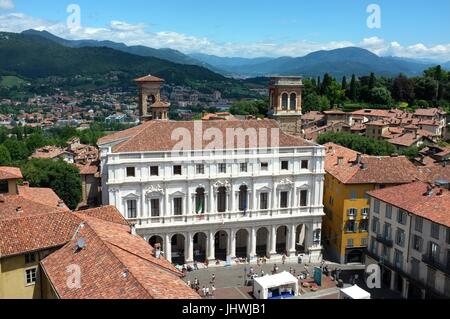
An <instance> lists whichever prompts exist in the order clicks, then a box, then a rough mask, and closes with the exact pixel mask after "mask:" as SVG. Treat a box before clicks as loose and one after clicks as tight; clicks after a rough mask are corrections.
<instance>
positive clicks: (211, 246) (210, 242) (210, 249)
mask: <svg viewBox="0 0 450 319" xmlns="http://www.w3.org/2000/svg"><path fill="white" fill-rule="evenodd" d="M214 243H215V233H214V231H212V230H211V231H209V234H208V256H207V259H208V261H209V262H211V263H214V262H215V260H216V256H215V247H214Z"/></svg>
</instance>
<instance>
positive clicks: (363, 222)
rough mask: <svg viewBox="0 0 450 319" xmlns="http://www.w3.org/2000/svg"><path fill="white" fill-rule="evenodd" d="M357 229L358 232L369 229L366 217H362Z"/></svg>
mask: <svg viewBox="0 0 450 319" xmlns="http://www.w3.org/2000/svg"><path fill="white" fill-rule="evenodd" d="M359 231H360V232H367V231H369V221H368V220H367V219H363V220H361V221H360V222H359Z"/></svg>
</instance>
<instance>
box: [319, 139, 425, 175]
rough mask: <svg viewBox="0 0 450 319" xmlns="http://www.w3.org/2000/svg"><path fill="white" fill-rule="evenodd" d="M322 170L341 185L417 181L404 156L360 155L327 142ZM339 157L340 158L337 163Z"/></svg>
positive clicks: (414, 170)
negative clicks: (359, 156)
mask: <svg viewBox="0 0 450 319" xmlns="http://www.w3.org/2000/svg"><path fill="white" fill-rule="evenodd" d="M324 147H325V149H326V154H325V171H326V172H327V173H329V174H331V175H332V176H334V177H335V178H337V179H338V180H339V181H340V182H341V183H344V184H402V183H410V182H412V181H414V180H416V175H417V170H416V167H415V166H414V165H413V164H412V163H411V162H410V161H409V160H408V159H407V158H406V157H404V156H397V157H390V156H368V155H361V162H360V164H357V163H356V160H357V155H358V152H355V151H353V150H351V149H348V148H346V147H343V146H340V145H337V144H334V143H328V144H325V145H324ZM338 158H342V162H341V164H338Z"/></svg>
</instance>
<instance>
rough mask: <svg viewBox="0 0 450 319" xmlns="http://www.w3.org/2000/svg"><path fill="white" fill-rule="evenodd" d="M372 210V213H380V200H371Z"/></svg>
mask: <svg viewBox="0 0 450 319" xmlns="http://www.w3.org/2000/svg"><path fill="white" fill-rule="evenodd" d="M373 211H374V213H377V214H379V213H380V201H379V200H378V199H374V200H373Z"/></svg>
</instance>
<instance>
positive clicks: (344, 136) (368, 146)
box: [317, 132, 396, 156]
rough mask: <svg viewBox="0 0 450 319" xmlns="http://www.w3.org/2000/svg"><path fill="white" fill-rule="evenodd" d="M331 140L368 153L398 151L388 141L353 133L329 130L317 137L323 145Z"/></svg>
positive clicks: (380, 153)
mask: <svg viewBox="0 0 450 319" xmlns="http://www.w3.org/2000/svg"><path fill="white" fill-rule="evenodd" d="M329 142H332V143H335V144H339V145H342V146H344V147H347V148H350V149H352V150H354V151H357V152H360V153H363V154H368V155H378V156H387V155H391V154H394V153H395V152H396V149H395V147H394V146H393V145H392V144H389V143H388V142H386V141H380V140H376V139H373V138H368V137H365V136H360V135H355V134H351V133H342V132H340V133H334V132H327V133H323V134H320V135H319V137H318V138H317V143H319V144H321V145H323V144H326V143H329Z"/></svg>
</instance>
